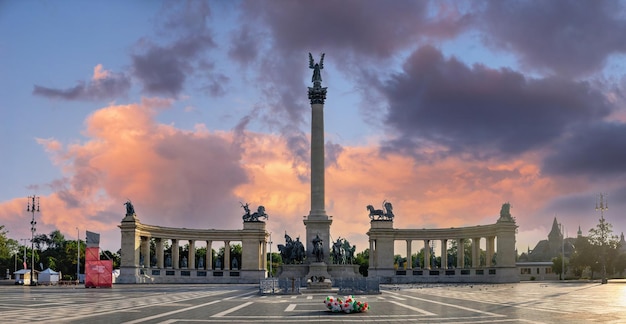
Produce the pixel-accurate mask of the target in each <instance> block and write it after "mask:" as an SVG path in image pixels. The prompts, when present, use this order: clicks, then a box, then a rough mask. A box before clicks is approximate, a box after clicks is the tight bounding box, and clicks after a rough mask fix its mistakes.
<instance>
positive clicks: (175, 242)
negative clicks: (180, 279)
mask: <svg viewBox="0 0 626 324" xmlns="http://www.w3.org/2000/svg"><path fill="white" fill-rule="evenodd" d="M172 268H173V269H180V256H179V255H178V240H175V239H172Z"/></svg>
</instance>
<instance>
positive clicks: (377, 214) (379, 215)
mask: <svg viewBox="0 0 626 324" xmlns="http://www.w3.org/2000/svg"><path fill="white" fill-rule="evenodd" d="M367 210H369V212H370V214H369V217H370V219H371V220H388V221H390V220H393V217H394V215H393V206H392V205H391V203H390V202H388V201H386V200H385V201H383V209H374V206H372V205H367Z"/></svg>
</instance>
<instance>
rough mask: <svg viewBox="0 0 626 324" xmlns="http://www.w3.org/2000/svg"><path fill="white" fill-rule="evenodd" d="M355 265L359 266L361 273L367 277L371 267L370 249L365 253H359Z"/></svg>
mask: <svg viewBox="0 0 626 324" xmlns="http://www.w3.org/2000/svg"><path fill="white" fill-rule="evenodd" d="M354 263H355V264H358V265H359V273H360V274H362V275H363V277H367V275H368V272H367V269H369V266H370V249H365V250H364V251H363V252H359V253H357V254H356V257H355V258H354Z"/></svg>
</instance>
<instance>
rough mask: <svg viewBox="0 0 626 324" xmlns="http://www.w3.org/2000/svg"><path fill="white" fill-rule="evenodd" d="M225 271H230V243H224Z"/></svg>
mask: <svg viewBox="0 0 626 324" xmlns="http://www.w3.org/2000/svg"><path fill="white" fill-rule="evenodd" d="M224 270H230V241H224Z"/></svg>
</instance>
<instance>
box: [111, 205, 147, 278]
mask: <svg viewBox="0 0 626 324" xmlns="http://www.w3.org/2000/svg"><path fill="white" fill-rule="evenodd" d="M138 225H139V220H138V219H137V218H136V217H135V215H134V214H133V215H126V217H125V218H124V219H123V220H122V224H120V225H119V228H120V229H121V232H122V233H121V234H122V242H121V243H122V247H121V253H120V276H119V277H118V278H117V280H116V282H117V283H138V282H139V251H140V245H141V237H140V235H139V231H137V226H138Z"/></svg>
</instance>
